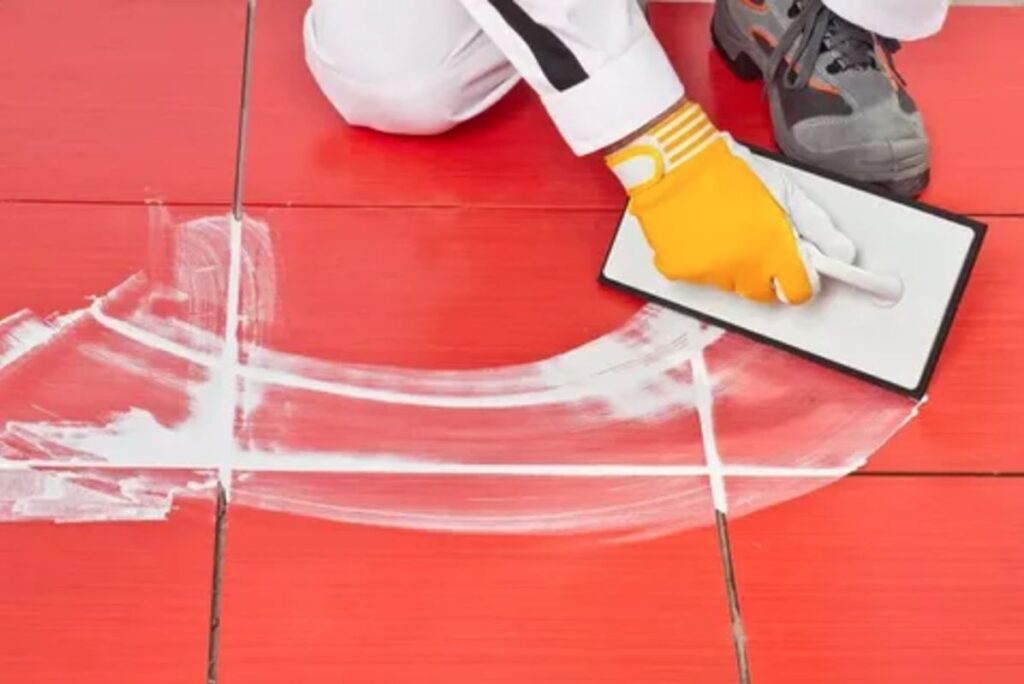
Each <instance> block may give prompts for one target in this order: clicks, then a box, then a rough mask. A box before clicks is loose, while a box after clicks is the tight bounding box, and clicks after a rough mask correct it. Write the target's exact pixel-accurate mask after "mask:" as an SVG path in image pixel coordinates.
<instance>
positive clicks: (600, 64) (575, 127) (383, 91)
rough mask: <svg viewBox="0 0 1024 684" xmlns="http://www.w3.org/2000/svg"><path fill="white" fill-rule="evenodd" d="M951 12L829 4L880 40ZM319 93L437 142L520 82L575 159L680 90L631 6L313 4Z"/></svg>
mask: <svg viewBox="0 0 1024 684" xmlns="http://www.w3.org/2000/svg"><path fill="white" fill-rule="evenodd" d="M947 1H948V0H826V4H828V5H829V6H830V7H831V8H832V9H833V10H834V11H835V12H837V13H838V14H840V15H841V16H844V17H846V18H848V19H850V20H851V21H853V22H855V23H857V24H859V25H861V26H864V27H866V28H868V29H870V30H872V31H875V32H877V33H879V34H882V35H886V36H890V37H894V38H903V39H913V38H921V37H924V36H927V35H930V34H931V33H934V32H935V31H937V30H938V29H939V27H940V26H941V25H942V22H943V20H944V18H945V14H946V7H947ZM304 38H305V44H306V60H307V63H308V64H309V68H310V70H311V71H312V72H313V75H314V77H315V78H316V81H317V83H318V84H319V85H320V88H321V89H322V90H323V92H324V94H325V95H326V96H327V98H328V99H329V100H330V101H331V103H332V104H333V105H334V107H335V108H336V109H337V110H338V111H339V112H340V113H341V115H342V116H343V117H344V118H345V119H346V120H347V121H348V122H349V123H351V124H353V125H357V126H368V127H371V128H375V129H378V130H381V131H386V132H391V133H404V134H420V135H426V134H432V133H440V132H443V131H445V130H448V129H449V128H452V127H453V126H455V125H457V124H458V123H460V122H462V121H465V120H467V119H470V118H472V117H474V116H476V115H477V114H479V113H480V112H482V111H484V110H485V109H487V108H488V107H490V106H491V105H493V104H494V103H495V102H497V101H498V100H499V99H500V98H501V97H502V96H503V95H504V94H505V93H507V92H508V91H509V90H510V89H511V88H512V86H513V85H515V84H516V83H517V82H518V80H519V78H520V77H523V78H525V79H526V80H527V82H528V83H529V84H530V86H532V87H533V89H534V90H535V91H537V93H538V94H539V95H540V98H541V101H542V102H543V103H544V106H545V108H546V109H547V111H548V113H549V114H550V116H551V118H552V120H553V121H554V123H555V125H556V126H557V127H558V130H559V131H560V132H561V134H562V136H563V137H564V138H565V140H566V142H567V143H568V144H569V146H570V147H571V148H572V150H573V151H574V152H575V153H576V154H580V155H583V154H588V153H590V152H594V151H595V150H599V149H601V148H603V147H606V146H608V145H610V144H612V143H614V142H616V141H618V140H621V139H622V138H624V137H626V136H628V135H629V134H630V133H632V132H634V131H636V130H638V129H640V128H642V127H643V126H644V125H645V124H647V123H648V122H650V121H651V120H652V119H653V118H655V117H657V116H658V115H659V114H661V113H663V112H664V111H665V110H666V109H668V108H669V107H671V106H672V105H673V104H674V103H675V102H676V101H678V100H679V98H681V97H682V95H683V85H682V83H681V82H680V80H679V77H678V76H677V75H676V73H675V71H674V69H673V68H672V66H671V65H670V64H669V61H668V59H667V58H666V56H665V52H664V50H663V49H662V47H661V45H660V44H659V43H658V40H657V39H656V38H655V37H654V34H653V33H652V32H651V29H650V27H649V26H648V24H647V21H646V18H645V17H644V13H643V11H642V10H641V9H640V6H639V4H638V3H637V0H313V5H312V7H311V8H310V10H309V12H308V13H307V15H306V19H305V26H304Z"/></svg>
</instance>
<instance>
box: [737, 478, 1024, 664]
mask: <svg viewBox="0 0 1024 684" xmlns="http://www.w3.org/2000/svg"><path fill="white" fill-rule="evenodd" d="M761 486H764V483H763V482H751V481H743V480H737V481H735V482H734V483H733V485H732V486H731V487H730V492H731V493H732V494H735V495H737V496H743V490H744V489H749V488H755V489H756V488H758V487H761ZM1022 494H1024V484H1022V483H1021V481H1020V480H1017V479H986V478H927V477H924V478H922V477H918V478H903V477H898V478H897V477H893V478H884V479H882V478H867V477H851V478H847V479H846V480H844V481H842V482H840V483H838V484H834V485H831V486H829V487H827V488H825V489H822V490H820V491H818V492H815V493H814V494H811V495H809V496H806V497H805V498H802V499H798V500H796V501H791V502H789V503H786V504H783V505H780V506H778V507H775V508H772V509H769V510H765V511H761V512H758V513H754V514H752V515H750V516H749V517H745V518H738V519H736V518H734V519H733V520H732V521H731V525H730V531H731V537H732V548H733V557H734V562H735V569H736V577H737V585H738V589H739V594H740V602H741V606H742V611H743V616H744V623H745V628H746V633H747V637H748V644H749V651H750V664H751V673H752V678H753V680H754V681H757V682H786V684H792V683H795V682H815V683H817V682H823V681H827V682H834V683H836V684H839V683H841V682H851V683H852V682H950V683H953V682H965V681H1017V680H1020V679H1021V678H1022V677H1024V659H1022V658H1021V653H1022V652H1024V590H1022V588H1021V583H1020V581H1019V580H1020V577H1021V573H1022V572H1024V539H1022V537H1021V535H1020V529H1019V521H1020V519H1021V516H1022V515H1024V503H1022V502H1024V497H1022Z"/></svg>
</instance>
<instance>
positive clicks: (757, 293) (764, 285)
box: [735, 278, 779, 304]
mask: <svg viewBox="0 0 1024 684" xmlns="http://www.w3.org/2000/svg"><path fill="white" fill-rule="evenodd" d="M735 291H736V294H738V295H740V296H741V297H745V298H747V299H751V300H753V301H755V302H762V303H764V304H771V303H773V302H776V301H778V299H779V298H778V296H777V294H776V290H775V287H774V286H773V283H772V281H771V280H770V279H768V278H744V279H742V280H740V281H738V282H737V283H736V288H735Z"/></svg>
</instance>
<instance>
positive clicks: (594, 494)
mask: <svg viewBox="0 0 1024 684" xmlns="http://www.w3.org/2000/svg"><path fill="white" fill-rule="evenodd" d="M152 223H153V227H152V230H153V232H154V235H155V240H154V243H155V244H156V245H157V246H158V248H157V249H155V250H153V252H154V254H155V255H156V256H155V257H154V258H153V261H152V262H151V263H150V264H148V266H147V269H146V270H145V271H144V272H142V273H140V274H138V275H136V276H133V277H132V278H129V279H128V280H126V281H125V282H124V283H123V284H122V285H120V286H119V287H117V288H115V289H113V290H112V291H111V292H109V293H108V294H107V295H105V296H103V297H101V298H98V299H96V300H95V301H94V302H93V304H92V306H91V307H90V308H89V309H88V310H86V311H80V312H74V313H73V314H71V315H68V316H65V317H62V318H59V319H54V320H51V321H43V320H40V319H37V318H34V317H33V316H31V315H30V314H28V313H26V312H21V313H19V314H17V315H16V316H15V317H12V318H10V319H8V320H6V321H3V322H0V388H3V387H8V388H15V389H17V388H27V389H25V393H26V396H27V398H25V399H24V400H23V401H20V403H19V400H13V401H6V400H0V411H5V410H6V411H8V413H7V414H3V413H0V415H8V416H12V415H15V416H19V417H18V418H11V419H8V420H5V422H4V424H3V430H2V432H0V483H4V482H5V480H4V478H7V480H6V482H7V484H6V485H5V484H0V520H2V519H15V520H17V519H24V518H26V517H31V516H29V514H28V513H27V511H30V510H32V511H35V512H36V513H37V514H39V512H40V511H45V510H57V509H58V508H60V507H59V506H56V504H53V501H60V500H61V497H60V496H57V495H54V494H53V493H54V492H60V491H66V492H68V494H67V496H66V497H64V498H65V499H66V501H67V502H71V503H69V504H68V505H67V506H64V507H62V508H60V515H59V516H57V515H56V514H55V515H54V517H60V519H62V520H74V519H83V520H86V519H151V518H154V517H157V518H158V517H161V516H163V515H166V513H167V510H168V503H167V502H168V501H170V500H171V499H172V498H173V497H174V496H188V495H191V494H194V493H195V492H197V491H203V490H204V488H205V487H208V486H209V484H210V482H212V481H214V477H213V473H215V472H217V471H220V472H221V474H222V479H223V478H225V477H228V475H227V474H228V473H230V472H231V471H232V470H233V471H234V473H235V475H234V481H235V487H234V492H233V495H234V501H235V502H236V503H242V504H247V505H255V506H260V507H264V508H268V509H272V510H278V511H284V512H289V513H296V514H302V515H310V516H316V517H322V518H326V519H331V520H338V521H345V522H352V523H359V524H373V525H385V526H395V527H403V528H411V529H423V530H434V531H449V532H486V533H509V534H512V533H514V534H525V533H544V534H551V533H560V534H565V533H583V532H586V533H593V532H616V533H624V534H630V535H636V534H639V535H641V536H643V535H649V534H660V533H664V532H667V531H672V530H680V529H686V528H689V527H695V526H700V525H705V524H708V523H709V522H710V521H711V520H712V515H711V512H712V510H713V509H712V493H715V492H717V493H715V496H714V499H715V500H714V503H715V505H717V506H718V507H719V508H724V506H725V498H726V496H727V488H725V487H723V486H722V483H723V482H725V483H726V484H727V483H728V481H730V480H734V481H736V482H742V483H744V486H743V487H742V488H740V489H738V490H737V491H740V490H742V499H741V500H738V501H737V502H733V503H734V504H735V503H740V504H741V505H739V506H736V505H733V510H738V511H739V512H749V511H752V510H757V509H758V508H759V507H761V506H763V505H768V504H771V503H775V502H777V501H778V500H782V499H785V498H788V497H789V496H792V495H796V494H798V493H802V492H804V491H807V490H808V489H812V488H815V487H817V486H822V485H824V484H827V483H828V482H831V481H833V480H835V479H837V478H838V477H841V476H842V475H844V474H846V473H848V472H849V471H851V470H853V469H855V468H857V467H859V466H860V465H862V464H863V462H864V461H865V459H866V458H867V456H868V455H870V453H872V452H873V451H874V450H875V449H877V448H878V447H879V446H880V445H881V444H882V443H884V441H885V440H886V439H887V438H888V437H889V436H890V435H891V434H892V433H893V432H894V431H895V430H896V429H898V427H899V426H900V425H902V424H903V423H904V422H905V421H906V420H907V419H909V417H910V416H912V415H913V412H914V406H913V405H912V404H911V403H909V402H907V401H905V400H902V399H899V398H894V397H892V396H890V395H885V394H881V393H876V392H874V391H869V390H865V389H863V388H861V387H860V386H859V385H857V384H854V381H849V380H846V379H842V378H838V377H837V376H832V375H830V374H828V372H826V371H821V370H820V369H817V367H813V366H810V365H809V364H806V363H805V362H802V361H796V360H794V359H790V358H789V357H784V356H779V355H778V354H777V353H776V352H772V351H770V350H767V349H764V348H763V347H760V346H758V345H754V344H752V343H749V342H746V341H744V340H741V339H739V338H737V337H735V336H732V335H724V334H723V333H722V331H720V330H718V329H715V328H711V327H709V326H706V325H703V324H700V323H698V322H697V321H695V320H692V319H689V318H687V317H684V316H680V315H677V314H674V313H670V312H668V311H666V310H664V309H661V308H658V307H654V306H647V307H645V308H643V309H641V310H640V311H639V312H638V313H637V314H635V315H634V316H633V317H632V318H631V319H630V320H628V321H627V322H626V323H624V324H623V325H622V326H621V327H620V328H619V329H617V330H614V331H612V332H610V333H608V334H606V335H603V336H601V337H599V338H597V339H594V340H592V341H591V342H589V343H587V344H584V345H582V346H580V347H578V348H576V349H573V350H570V351H568V352H565V353H563V354H558V355H556V356H553V357H551V358H548V359H544V360H540V361H537V362H535V363H527V364H519V365H514V366H506V367H500V368H485V369H477V370H460V371H429V370H411V369H403V368H388V367H375V366H365V365H353V364H344V363H338V362H332V361H329V360H324V359H312V358H307V357H301V356H296V355H290V354H284V353H281V352H278V351H274V350H272V349H267V348H264V347H262V346H261V345H260V340H261V334H262V330H263V329H264V328H265V326H266V325H267V324H268V323H269V322H270V321H272V320H274V317H275V316H277V315H278V314H279V313H280V312H279V311H278V307H279V306H280V303H279V302H278V301H277V296H276V282H277V281H276V279H277V277H278V272H277V267H276V266H275V264H274V261H273V253H272V239H271V231H270V229H269V227H268V226H267V225H266V224H265V223H262V222H259V221H255V220H252V219H246V220H245V221H244V223H243V224H242V225H241V228H242V234H241V238H240V243H241V253H238V252H237V246H236V253H235V256H236V259H237V263H238V264H239V271H238V275H237V278H236V286H235V287H236V291H235V292H232V291H231V288H230V287H229V280H230V279H229V278H228V272H229V268H228V265H229V263H230V261H231V256H232V250H231V221H230V218H229V217H206V218H202V219H199V220H196V221H189V222H186V223H182V224H180V225H176V224H174V223H173V222H172V221H170V219H169V218H168V217H167V215H166V214H165V213H163V212H162V210H154V215H153V219H152ZM235 238H236V240H238V239H239V236H238V234H237V233H236V235H235ZM232 300H233V301H237V302H238V303H239V305H238V309H237V319H238V322H239V324H238V333H237V334H238V339H237V340H229V343H228V344H225V342H224V333H225V329H229V330H230V329H232V327H233V326H226V325H225V324H224V321H226V320H228V319H229V316H228V307H227V302H228V301H232ZM236 343H237V347H235V346H234V345H235V344H236ZM30 352H31V353H30ZM37 352H38V353H37ZM43 356H46V358H42V357H43ZM694 359H699V360H700V361H701V368H703V366H704V364H705V363H706V364H707V373H706V376H705V375H704V374H700V375H698V378H697V382H701V383H704V384H703V385H695V384H694V382H695V380H694V374H693V372H692V371H693V368H692V363H691V361H693V360H694ZM62 364H64V366H65V367H66V369H67V370H64V371H62V372H64V373H65V374H70V376H71V377H70V378H68V380H67V382H77V383H79V385H80V386H81V387H82V388H83V391H84V392H91V393H92V394H94V395H95V397H93V396H92V395H91V394H85V395H84V396H86V397H89V398H90V399H93V400H95V403H96V405H97V407H98V408H97V412H96V413H95V414H92V415H82V414H83V413H85V414H89V411H88V410H84V411H83V409H82V406H81V404H82V403H83V402H82V398H81V397H74V396H70V397H69V396H58V395H56V394H53V395H49V394H46V392H45V390H44V389H40V387H45V386H46V385H47V383H40V382H36V381H37V380H39V379H40V378H45V377H47V374H48V373H52V372H57V371H55V370H53V369H54V368H56V367H58V366H61V365H62ZM779 373H782V374H783V375H781V376H780V375H779ZM112 377H117V378H118V379H119V383H120V384H119V386H117V387H111V388H110V389H109V392H105V391H104V390H103V389H98V388H102V387H103V383H102V379H103V378H112ZM236 388H238V392H237V395H236ZM696 390H700V391H699V392H698V391H696ZM108 395H109V396H108ZM699 396H706V397H707V401H708V402H713V403H714V410H715V412H716V414H717V415H716V420H718V423H717V425H718V427H717V428H716V429H715V430H713V431H712V430H710V429H709V426H710V424H711V423H710V421H709V420H704V421H703V422H704V424H705V425H704V431H703V434H702V431H701V430H700V428H699V424H700V421H698V408H700V407H698V406H697V404H696V402H697V399H698V397H699ZM225 397H229V398H230V400H229V401H231V402H234V403H237V404H238V406H237V407H232V406H229V407H227V408H228V409H229V410H228V411H227V412H225V406H224V401H225ZM808 399H810V401H808ZM787 406H793V408H794V410H793V411H792V412H789V411H788V409H787V408H786V407H787ZM33 407H34V408H33ZM99 407H103V408H102V410H100V408H99ZM773 407H782V408H781V409H777V408H773ZM236 408H237V412H236V410H235V409H236ZM35 409H38V411H36V410H35ZM701 410H702V411H704V412H705V414H706V415H702V416H701V417H702V418H706V417H708V416H709V414H708V413H707V412H709V411H710V410H711V405H710V404H708V405H707V406H705V407H704V408H701ZM762 413H763V414H764V415H760V414H762ZM744 416H753V417H754V418H755V419H754V420H747V419H746V418H744ZM234 421H237V424H235V425H234V434H235V436H236V437H235V440H234V441H233V442H231V443H227V444H226V443H225V441H224V440H223V437H222V435H224V434H225V430H226V429H227V430H229V431H230V430H231V428H232V422H234ZM709 432H713V434H709ZM227 434H230V432H228V433H227ZM758 435H763V436H764V441H763V443H762V442H761V441H759V437H758ZM709 445H711V446H710V447H709ZM709 448H713V450H714V451H716V452H717V451H721V452H722V456H721V461H719V460H717V459H711V460H710V461H709V459H708V458H707V456H708V449H709ZM55 466H56V467H58V468H59V470H58V471H54V470H53V468H54V467H55ZM80 468H89V469H90V470H89V472H90V473H92V475H91V479H89V480H87V481H86V482H87V483H86V484H80V483H78V482H77V481H75V482H74V484H73V486H71V485H67V484H66V483H68V482H71V480H69V479H68V475H67V473H68V472H76V469H80ZM97 473H102V476H100V475H97ZM161 473H163V474H164V475H161ZM169 473H175V474H176V475H175V477H172V478H169V479H168V475H167V474H169ZM181 473H186V474H187V473H192V474H191V475H181ZM18 475H21V476H24V477H25V478H26V480H25V482H26V483H28V485H26V486H24V487H21V488H20V489H19V486H18V485H17V476H18ZM40 478H44V479H45V478H57V479H56V480H54V482H55V483H56V484H45V482H44V481H43V480H40ZM129 480H130V481H131V482H132V483H133V486H132V487H129V489H128V491H129V492H140V491H142V492H145V493H146V494H145V496H129V495H121V494H119V495H118V496H113V497H110V496H109V495H108V494H104V495H103V496H100V498H99V499H97V498H96V497H93V496H91V495H85V494H83V493H82V492H83V491H84V492H86V493H88V492H90V491H99V490H104V489H110V488H111V487H115V486H116V487H117V491H118V492H120V491H121V490H122V489H123V487H122V485H123V483H124V482H126V481H129ZM41 482H43V484H40V483H41ZM88 482H93V483H96V482H102V483H105V484H103V486H102V487H99V489H91V488H90V485H89V484H88ZM750 482H754V483H759V484H756V485H750V484H747V483H750ZM793 482H799V483H800V484H799V486H796V487H794V486H793V484H792V483H793ZM709 483H711V484H715V483H717V485H716V486H715V487H709ZM29 485H31V486H29ZM62 487H63V489H61V488H62ZM5 492H6V493H7V494H6V496H7V499H5ZM17 492H20V494H17ZM44 492H45V495H44V494H43V493H44ZM154 492H156V493H154ZM16 494H17V495H16ZM104 497H106V498H104ZM5 501H7V504H6V505H5ZM42 501H47V502H50V503H48V504H47V505H46V506H43V505H42V504H41V503H40V502H42ZM12 502H13V503H12ZM75 502H78V503H77V506H78V508H77V509H76V505H74V504H75ZM104 507H105V508H104ZM76 510H78V511H79V513H80V515H77V517H76V513H75V511H76Z"/></svg>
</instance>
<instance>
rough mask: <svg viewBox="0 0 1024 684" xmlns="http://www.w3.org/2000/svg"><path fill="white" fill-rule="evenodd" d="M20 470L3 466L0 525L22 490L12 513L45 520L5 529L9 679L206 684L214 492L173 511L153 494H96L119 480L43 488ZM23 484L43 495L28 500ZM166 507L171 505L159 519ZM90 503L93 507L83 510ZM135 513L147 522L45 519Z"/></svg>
mask: <svg viewBox="0 0 1024 684" xmlns="http://www.w3.org/2000/svg"><path fill="white" fill-rule="evenodd" d="M23 475H24V473H17V472H12V471H6V470H5V471H0V519H4V520H9V518H8V515H7V514H8V513H9V512H10V511H9V509H7V508H6V505H8V504H11V503H12V500H11V498H10V497H12V496H13V497H18V496H19V495H20V497H21V498H20V500H19V501H18V506H19V508H18V510H19V511H20V512H19V517H20V518H21V519H24V518H31V517H36V518H40V520H39V521H36V522H5V523H3V524H0V586H2V587H3V590H2V591H0V644H2V646H0V671H2V672H3V673H4V676H5V679H8V680H10V681H18V682H25V683H26V684H29V683H31V684H43V683H44V682H57V681H69V680H73V681H76V682H82V683H83V684H85V683H90V684H101V683H106V682H114V681H132V682H139V683H145V684H172V683H173V684H179V683H180V682H187V681H194V682H199V681H204V680H205V673H206V664H207V649H208V639H209V624H210V593H211V587H212V570H211V560H212V558H213V532H214V510H215V502H214V495H213V493H212V491H209V490H207V491H206V492H194V493H192V494H191V495H190V496H189V497H187V498H179V499H176V500H175V501H174V502H173V504H171V501H170V499H167V500H166V501H165V500H164V499H162V498H161V497H160V496H159V495H157V494H152V495H145V496H140V497H138V498H133V497H131V496H121V495H119V494H117V493H115V492H114V491H112V490H110V489H107V490H106V491H104V489H103V488H102V487H99V485H100V484H101V483H106V484H107V485H108V486H109V485H111V483H115V482H118V481H120V477H121V474H113V475H110V474H108V475H110V477H109V478H101V477H99V475H98V474H97V473H95V472H94V473H92V474H91V477H86V476H84V475H83V476H80V477H76V478H69V479H72V480H77V481H78V482H79V483H80V486H74V487H73V488H72V485H70V484H69V485H68V487H67V488H66V489H63V491H61V489H60V488H55V487H54V483H55V482H56V480H50V481H49V484H47V485H45V486H44V485H43V484H42V483H30V482H28V481H27V480H26V479H25V478H24V477H22V476H23ZM134 475H135V476H139V473H135V474H134ZM143 475H145V473H143ZM159 477H160V478H163V479H164V480H166V478H167V477H168V475H167V474H166V473H164V474H162V475H160V476H159ZM205 477H207V478H208V477H209V476H208V475H207V476H205ZM15 480H17V481H15ZM27 486H31V487H36V486H38V487H39V488H40V489H39V490H38V491H35V492H34V493H30V492H28V491H27V490H26V487H27ZM19 487H20V488H21V491H20V492H19ZM58 492H60V493H58ZM87 492H91V497H90V496H89V495H86V494H85V493H87ZM136 493H138V492H136ZM62 497H64V500H63V501H62ZM119 498H120V499H121V500H120V501H118V499H119ZM97 502H101V503H97ZM140 502H141V504H140ZM165 504H171V505H172V506H173V508H172V509H171V510H169V511H166V512H165V516H166V517H165V518H164V519H158V518H160V517H161V516H160V515H159V511H160V510H161V508H162V507H163V505H165ZM90 505H93V506H99V508H94V509H91V510H90V508H89V506H90ZM140 506H141V507H140ZM140 513H149V514H151V515H152V517H154V519H153V520H151V521H146V522H134V521H131V522H129V521H109V522H88V523H85V522H83V523H75V524H54V523H53V522H45V521H44V520H46V519H47V518H50V519H52V518H53V517H61V516H64V517H65V519H66V518H67V517H70V518H71V519H82V516H84V517H85V518H88V517H89V516H90V515H93V516H99V517H102V515H112V516H115V517H117V516H119V515H124V516H125V517H127V518H131V517H133V516H135V515H137V514H140Z"/></svg>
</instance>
